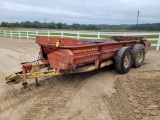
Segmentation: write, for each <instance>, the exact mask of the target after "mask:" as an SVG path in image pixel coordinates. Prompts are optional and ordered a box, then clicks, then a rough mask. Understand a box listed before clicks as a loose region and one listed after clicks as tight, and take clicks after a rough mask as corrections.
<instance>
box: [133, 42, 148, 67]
mask: <svg viewBox="0 0 160 120" xmlns="http://www.w3.org/2000/svg"><path fill="white" fill-rule="evenodd" d="M140 51H142V54H143V56H142V57H143V58H142V59H141V60H140V61H139V57H138V55H139V52H140ZM133 55H134V60H133V67H136V68H138V67H141V66H142V65H143V62H144V58H145V47H144V45H143V44H136V45H135V46H134V47H133Z"/></svg>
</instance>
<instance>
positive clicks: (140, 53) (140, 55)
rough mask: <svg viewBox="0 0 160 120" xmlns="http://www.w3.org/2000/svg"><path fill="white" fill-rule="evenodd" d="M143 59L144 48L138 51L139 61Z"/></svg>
mask: <svg viewBox="0 0 160 120" xmlns="http://www.w3.org/2000/svg"><path fill="white" fill-rule="evenodd" d="M142 60H143V50H141V51H139V53H138V62H142Z"/></svg>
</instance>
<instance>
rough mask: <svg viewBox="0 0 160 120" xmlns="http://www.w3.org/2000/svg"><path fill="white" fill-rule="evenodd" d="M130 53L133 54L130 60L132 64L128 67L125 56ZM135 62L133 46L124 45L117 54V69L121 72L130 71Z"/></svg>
mask: <svg viewBox="0 0 160 120" xmlns="http://www.w3.org/2000/svg"><path fill="white" fill-rule="evenodd" d="M128 54H130V56H131V60H130V64H129V66H128V67H127V68H126V67H125V66H124V61H125V57H126V56H127V55H128ZM132 64H133V52H132V50H131V48H128V47H122V48H121V49H120V50H119V51H118V53H117V55H116V60H115V65H116V69H117V71H118V72H119V73H121V74H125V73H127V72H129V70H130V69H131V67H132Z"/></svg>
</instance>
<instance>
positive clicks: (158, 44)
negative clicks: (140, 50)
mask: <svg viewBox="0 0 160 120" xmlns="http://www.w3.org/2000/svg"><path fill="white" fill-rule="evenodd" d="M159 47H160V33H159V38H158V43H157V49H156V50H157V51H159Z"/></svg>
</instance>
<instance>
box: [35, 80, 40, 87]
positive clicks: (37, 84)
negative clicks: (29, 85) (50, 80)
mask: <svg viewBox="0 0 160 120" xmlns="http://www.w3.org/2000/svg"><path fill="white" fill-rule="evenodd" d="M35 80H36V83H35V84H36V86H40V84H39V83H38V78H35Z"/></svg>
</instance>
